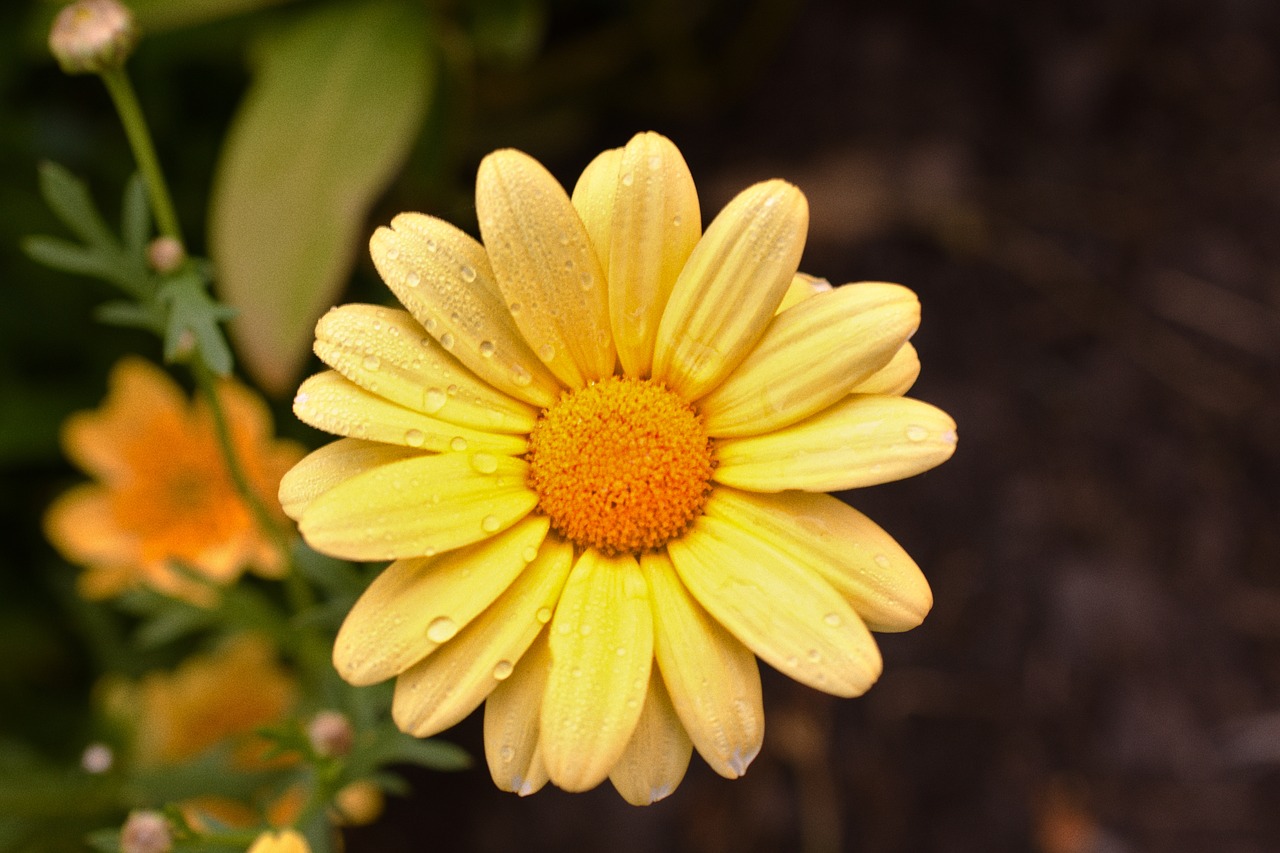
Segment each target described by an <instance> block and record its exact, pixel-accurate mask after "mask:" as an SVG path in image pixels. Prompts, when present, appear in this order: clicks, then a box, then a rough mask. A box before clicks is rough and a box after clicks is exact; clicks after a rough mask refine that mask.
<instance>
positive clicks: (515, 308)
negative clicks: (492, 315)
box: [507, 302, 520, 317]
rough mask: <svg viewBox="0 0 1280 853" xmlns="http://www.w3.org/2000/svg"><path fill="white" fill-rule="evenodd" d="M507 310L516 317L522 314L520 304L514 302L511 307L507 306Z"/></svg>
mask: <svg viewBox="0 0 1280 853" xmlns="http://www.w3.org/2000/svg"><path fill="white" fill-rule="evenodd" d="M507 310H508V311H510V312H511V315H512V316H513V317H514V316H515V315H516V314H519V313H520V303H519V302H512V303H511V304H510V305H508V306H507Z"/></svg>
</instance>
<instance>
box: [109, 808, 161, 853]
mask: <svg viewBox="0 0 1280 853" xmlns="http://www.w3.org/2000/svg"><path fill="white" fill-rule="evenodd" d="M172 849H173V834H172V833H171V832H170V831H169V821H167V820H165V817H164V815H162V814H160V813H159V812H146V811H139V812H133V813H132V814H130V815H129V819H128V820H126V821H125V822H124V828H123V829H122V830H120V850H121V853H169V851H170V850H172Z"/></svg>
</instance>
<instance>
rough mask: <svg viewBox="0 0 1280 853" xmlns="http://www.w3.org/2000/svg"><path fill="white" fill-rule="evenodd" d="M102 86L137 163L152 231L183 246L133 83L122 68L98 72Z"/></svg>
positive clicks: (162, 174) (176, 216) (171, 202)
mask: <svg viewBox="0 0 1280 853" xmlns="http://www.w3.org/2000/svg"><path fill="white" fill-rule="evenodd" d="M102 82H103V83H105V84H106V86H107V91H108V92H109V93H110V94H111V100H112V101H113V102H114V103H115V105H116V112H117V113H119V115H120V123H121V124H123V125H124V132H125V135H126V136H128V137H129V147H131V148H132V149H133V156H134V159H135V160H137V161H138V168H139V169H140V170H141V171H142V178H143V180H144V181H146V183H147V193H148V194H149V195H150V197H151V208H152V211H153V212H154V213H155V217H156V227H157V228H159V229H160V233H161V234H162V235H164V236H166V237H172V238H173V239H175V240H177V241H178V242H179V243H183V245H185V243H184V242H183V239H182V228H181V227H180V226H179V225H178V215H177V214H176V213H175V212H174V208H173V200H172V199H171V198H170V197H169V187H168V185H167V184H165V181H164V173H163V172H162V171H160V158H158V157H157V156H156V148H155V145H153V144H152V142H151V131H150V130H149V129H148V128H147V120H146V117H144V116H143V114H142V107H141V106H139V104H138V96H137V94H136V93H135V92H134V90H133V83H131V82H130V81H129V75H128V74H126V73H125V70H124V68H123V67H120V68H112V69H110V70H108V71H104V72H102Z"/></svg>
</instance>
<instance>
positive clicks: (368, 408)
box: [293, 370, 528, 455]
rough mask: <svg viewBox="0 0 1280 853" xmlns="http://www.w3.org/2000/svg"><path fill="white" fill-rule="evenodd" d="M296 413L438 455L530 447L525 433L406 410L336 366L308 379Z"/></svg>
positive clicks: (332, 428)
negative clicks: (499, 430) (483, 428)
mask: <svg viewBox="0 0 1280 853" xmlns="http://www.w3.org/2000/svg"><path fill="white" fill-rule="evenodd" d="M293 413H294V414H295V415H297V416H298V420H300V421H302V422H303V423H305V424H310V425H311V426H313V427H315V428H316V429H322V430H324V431H325V432H331V433H333V434H334V435H342V436H348V437H351V438H363V439H367V440H369V441H381V442H383V443H384V444H402V445H404V446H405V447H413V448H416V449H419V450H433V451H436V452H438V453H445V452H449V451H451V450H454V449H456V448H464V449H467V450H472V451H483V452H485V453H502V454H513V455H514V454H520V453H524V451H525V450H526V449H527V448H528V443H527V441H526V440H525V438H524V436H521V435H504V434H501V433H494V432H482V431H480V430H476V429H471V428H470V427H464V426H458V425H457V424H451V423H449V422H448V421H442V420H437V419H436V418H433V417H430V416H428V415H424V414H422V413H421V412H415V411H414V410H412V409H406V408H405V407H404V406H401V405H398V404H396V403H393V402H391V401H390V400H388V399H386V398H385V397H382V396H380V395H378V394H374V393H372V392H369V391H366V390H365V389H363V388H361V387H360V386H359V385H356V384H355V383H354V382H352V381H350V380H348V379H346V378H345V377H343V376H342V374H340V373H338V372H337V371H336V370H326V371H325V372H324V373H317V374H316V375H315V376H312V377H311V378H310V379H307V380H306V381H305V382H303V383H302V385H300V386H299V387H298V394H297V396H296V397H294V398H293Z"/></svg>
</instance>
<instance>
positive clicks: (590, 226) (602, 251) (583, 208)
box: [570, 148, 622, 270]
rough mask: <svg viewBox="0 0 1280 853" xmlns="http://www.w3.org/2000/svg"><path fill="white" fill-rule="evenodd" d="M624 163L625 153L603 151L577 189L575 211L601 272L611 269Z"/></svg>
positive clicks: (586, 169) (619, 150) (580, 179)
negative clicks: (616, 197) (616, 199)
mask: <svg viewBox="0 0 1280 853" xmlns="http://www.w3.org/2000/svg"><path fill="white" fill-rule="evenodd" d="M621 162H622V149H621V148H611V149H609V150H608V151H602V152H601V153H600V154H598V155H597V156H596V158H595V159H594V160H592V161H591V162H590V163H588V164H587V168H585V169H583V170H582V175H581V176H580V177H579V178H578V183H577V184H575V185H574V187H573V196H572V197H571V199H570V200H571V201H572V202H573V209H574V210H576V211H578V216H580V217H581V218H582V224H583V225H584V226H585V227H586V229H587V236H589V237H590V238H591V245H592V246H593V247H594V248H595V250H596V259H597V260H599V261H600V269H601V270H608V269H609V246H610V240H611V239H612V237H613V198H614V195H615V194H616V193H617V191H618V165H619V164H620V163H621Z"/></svg>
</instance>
